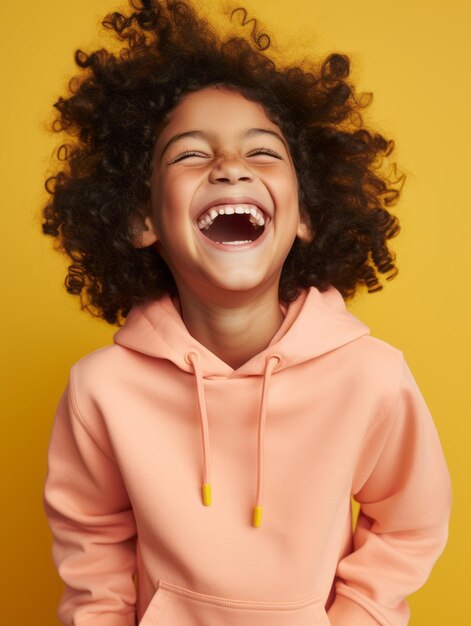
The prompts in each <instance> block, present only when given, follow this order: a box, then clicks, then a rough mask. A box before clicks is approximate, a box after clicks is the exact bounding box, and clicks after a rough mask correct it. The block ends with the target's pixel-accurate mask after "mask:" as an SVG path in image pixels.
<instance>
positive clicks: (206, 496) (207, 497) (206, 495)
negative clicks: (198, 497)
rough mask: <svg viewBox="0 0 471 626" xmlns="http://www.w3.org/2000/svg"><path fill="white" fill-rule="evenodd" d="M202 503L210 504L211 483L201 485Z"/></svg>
mask: <svg viewBox="0 0 471 626" xmlns="http://www.w3.org/2000/svg"><path fill="white" fill-rule="evenodd" d="M203 504H204V506H209V505H210V504H211V485H206V484H205V485H203Z"/></svg>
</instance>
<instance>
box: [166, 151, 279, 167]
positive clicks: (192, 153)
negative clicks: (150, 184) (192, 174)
mask: <svg viewBox="0 0 471 626" xmlns="http://www.w3.org/2000/svg"><path fill="white" fill-rule="evenodd" d="M258 155H268V156H272V157H274V158H275V159H281V160H282V159H283V157H282V156H281V155H280V154H278V152H275V150H272V149H271V148H258V149H257V150H254V151H253V152H251V153H249V154H248V155H247V156H249V157H252V156H258ZM193 156H196V157H203V158H206V157H207V155H206V154H203V153H202V152H197V151H195V150H187V151H185V152H182V153H181V154H179V155H178V156H177V157H175V158H174V159H172V160H171V161H169V163H170V164H171V163H178V161H182V160H183V159H187V158H188V157H193Z"/></svg>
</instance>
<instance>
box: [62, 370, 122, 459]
mask: <svg viewBox="0 0 471 626" xmlns="http://www.w3.org/2000/svg"><path fill="white" fill-rule="evenodd" d="M74 379H75V371H74V368H72V369H71V372H70V399H71V404H72V411H73V415H75V417H76V419H77V421H78V422H79V423H80V424H81V426H82V427H83V428H84V429H85V431H86V432H87V434H88V435H89V437H91V439H92V440H93V442H94V443H95V445H96V446H97V448H98V449H99V450H100V451H101V452H102V453H103V454H104V455H105V456H106V458H107V459H108V460H109V461H111V462H112V463H114V464H115V465H116V461H115V459H114V458H113V456H112V454H110V453H109V452H108V451H107V450H106V446H104V445H103V444H102V443H101V441H100V438H99V436H98V435H97V433H96V432H95V431H94V430H93V428H92V427H91V426H90V425H89V424H88V422H87V420H86V419H85V417H84V415H83V413H82V411H81V410H80V408H79V405H78V401H77V394H76V390H75V386H76V383H75V380H74Z"/></svg>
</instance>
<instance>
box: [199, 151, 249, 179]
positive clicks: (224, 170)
mask: <svg viewBox="0 0 471 626" xmlns="http://www.w3.org/2000/svg"><path fill="white" fill-rule="evenodd" d="M209 180H210V181H211V182H212V183H230V184H234V183H237V182H238V181H240V180H243V181H251V180H253V174H252V172H251V170H250V169H249V168H248V167H247V165H246V164H245V163H244V161H243V160H241V159H238V158H236V157H224V158H223V157H221V158H219V159H217V161H216V163H215V165H214V167H213V168H212V169H211V172H210V174H209Z"/></svg>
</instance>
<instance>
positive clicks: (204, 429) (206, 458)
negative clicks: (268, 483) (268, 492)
mask: <svg viewBox="0 0 471 626" xmlns="http://www.w3.org/2000/svg"><path fill="white" fill-rule="evenodd" d="M280 360H281V357H280V356H278V355H275V354H274V355H271V356H269V357H267V358H266V360H265V372H264V376H263V386H262V398H261V403H260V410H259V416H258V445H257V497H256V500H255V506H254V508H253V522H252V523H253V525H254V526H255V527H256V528H258V527H259V526H260V525H261V523H262V511H263V507H262V504H261V502H262V484H263V442H264V433H265V422H266V413H267V398H268V383H269V381H270V376H271V374H272V372H273V370H274V369H275V367H276V365H277V364H278V362H279V361H280ZM186 361H187V362H188V363H190V364H191V365H192V366H193V369H194V372H195V381H196V392H197V396H198V411H199V417H200V425H201V435H202V440H203V485H202V497H203V504H204V505H205V506H209V505H210V504H211V481H210V447H209V434H208V415H207V413H206V403H205V400H204V384H203V373H202V371H201V366H200V362H199V355H198V353H197V352H188V354H187V355H186Z"/></svg>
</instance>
